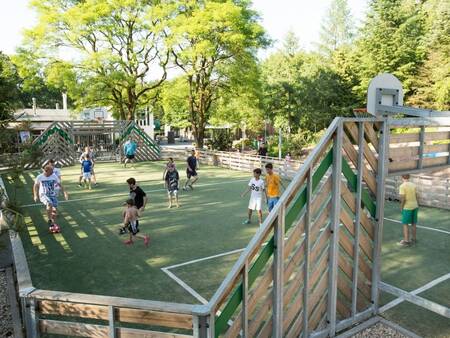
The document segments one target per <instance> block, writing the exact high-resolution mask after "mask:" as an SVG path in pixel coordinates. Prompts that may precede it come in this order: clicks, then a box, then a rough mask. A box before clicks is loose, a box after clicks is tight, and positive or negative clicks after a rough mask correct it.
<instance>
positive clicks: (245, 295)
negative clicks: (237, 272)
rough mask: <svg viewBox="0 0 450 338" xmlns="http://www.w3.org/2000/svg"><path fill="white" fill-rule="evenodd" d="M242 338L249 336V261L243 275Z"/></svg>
mask: <svg viewBox="0 0 450 338" xmlns="http://www.w3.org/2000/svg"><path fill="white" fill-rule="evenodd" d="M242 337H243V338H247V337H249V335H248V261H246V262H245V265H244V270H243V273H242Z"/></svg>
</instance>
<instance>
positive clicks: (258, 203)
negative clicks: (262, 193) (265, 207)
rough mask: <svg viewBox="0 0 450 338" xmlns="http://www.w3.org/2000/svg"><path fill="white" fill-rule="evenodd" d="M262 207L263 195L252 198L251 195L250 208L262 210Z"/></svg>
mask: <svg viewBox="0 0 450 338" xmlns="http://www.w3.org/2000/svg"><path fill="white" fill-rule="evenodd" d="M261 207H262V197H256V198H252V197H250V202H249V203H248V208H249V209H250V210H256V211H259V210H261Z"/></svg>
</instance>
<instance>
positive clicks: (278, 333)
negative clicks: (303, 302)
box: [272, 204, 286, 338]
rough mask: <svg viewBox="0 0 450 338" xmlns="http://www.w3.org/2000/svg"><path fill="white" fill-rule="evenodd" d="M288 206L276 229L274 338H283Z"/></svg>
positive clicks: (280, 211)
mask: <svg viewBox="0 0 450 338" xmlns="http://www.w3.org/2000/svg"><path fill="white" fill-rule="evenodd" d="M285 216H286V206H285V204H282V205H281V206H280V208H279V213H278V218H277V223H276V224H275V227H274V237H275V238H274V240H275V250H274V258H273V262H274V267H273V325H272V337H274V338H281V337H283V295H284V292H283V284H284V280H283V276H284V228H285Z"/></svg>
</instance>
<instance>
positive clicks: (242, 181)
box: [3, 162, 450, 337]
mask: <svg viewBox="0 0 450 338" xmlns="http://www.w3.org/2000/svg"><path fill="white" fill-rule="evenodd" d="M177 167H178V170H179V172H180V177H181V178H182V179H181V184H183V183H184V179H185V165H184V163H178V165H177ZM95 169H96V173H97V179H98V182H99V184H98V186H97V187H94V188H93V190H91V191H88V190H85V189H82V188H79V187H78V186H77V180H78V174H79V167H78V166H73V167H69V168H63V170H62V174H63V185H64V186H65V188H66V190H67V191H68V192H69V194H70V200H69V201H68V202H62V203H61V204H60V208H59V210H60V216H59V221H58V222H59V225H60V226H61V228H62V233H61V234H56V235H52V234H49V233H48V230H47V225H46V219H45V215H44V214H45V211H44V208H43V207H42V205H40V204H35V203H34V201H33V200H32V193H31V189H32V182H33V179H34V177H35V175H36V174H37V173H38V171H33V172H28V173H27V174H26V175H25V176H24V177H22V178H21V182H22V184H21V185H19V186H17V187H16V188H13V186H12V185H11V183H10V182H8V179H7V177H3V178H4V180H5V183H6V186H7V190H8V193H9V196H10V197H13V196H14V195H16V197H17V201H18V202H19V203H20V204H22V205H23V211H24V213H25V216H26V225H25V227H24V229H23V231H22V233H21V237H22V241H23V245H24V248H25V251H26V255H27V259H28V263H29V267H30V270H31V276H32V280H33V284H34V286H35V287H38V288H41V289H50V290H61V291H69V292H80V293H93V294H100V295H110V296H121V297H130V298H143V299H152V300H160V301H171V302H184V303H201V302H206V301H207V300H208V299H209V298H210V297H211V296H212V295H213V293H214V292H215V290H216V289H217V288H218V286H219V284H220V283H221V281H222V280H223V278H224V277H225V275H226V274H227V272H228V271H229V270H230V269H231V267H232V265H233V263H234V262H235V261H236V259H237V258H238V257H239V254H240V251H241V249H242V248H244V247H245V246H246V245H247V243H248V242H249V240H250V239H251V237H252V236H253V234H254V233H255V232H256V230H257V228H258V224H257V222H256V219H254V221H253V223H252V224H250V225H245V226H244V225H242V224H241V223H242V221H243V220H244V219H245V218H246V207H247V203H248V197H245V198H241V197H240V194H241V192H242V191H243V190H244V189H245V187H246V184H247V182H248V180H249V179H250V177H251V173H245V172H238V171H231V170H228V169H223V168H216V167H208V166H204V165H201V167H200V170H199V176H200V180H199V181H198V183H197V185H196V186H195V189H194V191H188V192H183V191H181V194H180V204H181V207H180V208H179V209H177V208H172V209H170V210H169V209H167V196H166V192H165V189H164V187H163V181H162V172H163V169H164V163H163V162H146V163H139V164H137V165H136V168H135V169H130V168H127V169H123V168H122V167H121V166H120V165H119V164H116V163H98V164H96V168H95ZM129 177H134V178H136V180H137V181H138V184H139V185H140V186H141V187H142V188H143V189H144V191H145V192H146V193H147V196H148V197H149V199H150V201H149V204H148V205H147V208H146V211H145V213H144V216H143V217H142V218H141V222H140V229H141V233H148V234H149V235H150V238H151V240H150V246H149V247H148V248H145V247H144V245H143V243H142V241H138V242H136V243H135V244H134V245H132V246H126V245H124V244H123V243H122V242H123V240H124V239H125V238H126V235H125V236H124V235H122V236H121V235H119V234H118V228H119V226H120V225H121V221H122V220H121V211H122V208H123V206H122V203H123V202H124V201H125V199H126V198H127V196H128V185H127V184H126V182H125V181H126V179H127V178H129ZM15 190H16V191H15ZM398 208H399V205H398V203H395V202H388V203H387V205H386V213H385V217H386V221H385V232H384V244H383V266H382V280H383V281H385V282H387V283H390V284H393V285H394V286H398V287H400V288H402V289H404V290H407V291H410V290H416V289H418V288H421V287H423V286H424V285H426V287H425V289H426V288H427V287H428V286H430V285H433V284H436V285H434V286H433V287H431V288H429V289H427V290H424V291H423V292H422V293H420V295H421V296H423V297H425V298H428V299H430V300H433V301H437V302H440V303H441V304H444V305H447V306H450V218H449V212H448V211H445V210H439V209H433V208H422V209H421V213H420V214H419V224H420V225H421V226H423V227H421V228H418V243H417V245H416V246H414V247H410V248H403V247H400V246H398V245H397V244H396V243H397V242H398V240H399V239H400V236H401V225H400V224H398V222H397V220H398V219H399V211H398ZM439 278H440V279H439ZM432 281H434V283H433V284H429V283H430V282H432ZM438 282H440V283H438ZM394 299H395V298H394V297H391V296H388V295H385V296H383V298H382V303H383V304H386V303H389V302H390V301H391V300H394ZM384 316H385V317H387V318H388V319H390V320H392V321H395V322H397V323H399V324H400V325H402V326H404V327H406V328H408V329H410V330H412V331H413V332H416V333H417V334H419V335H422V336H425V337H450V321H448V319H445V318H444V317H441V316H439V315H435V314H433V313H431V312H429V311H427V310H423V309H420V308H418V307H416V306H415V305H412V304H409V303H406V302H402V303H400V302H399V304H398V305H396V306H394V307H392V308H390V309H389V310H387V311H386V312H385V313H384Z"/></svg>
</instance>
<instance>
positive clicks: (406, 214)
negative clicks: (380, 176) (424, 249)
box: [398, 175, 419, 246]
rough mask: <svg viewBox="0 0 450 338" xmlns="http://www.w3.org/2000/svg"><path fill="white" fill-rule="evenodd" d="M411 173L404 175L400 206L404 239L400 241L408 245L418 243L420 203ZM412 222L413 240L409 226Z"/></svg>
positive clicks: (403, 244)
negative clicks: (411, 179)
mask: <svg viewBox="0 0 450 338" xmlns="http://www.w3.org/2000/svg"><path fill="white" fill-rule="evenodd" d="M409 178H410V176H409V175H402V181H403V183H402V184H401V185H400V191H399V193H400V204H401V206H400V208H401V210H402V223H403V239H402V240H401V241H400V242H399V243H398V244H399V245H402V246H408V245H410V244H415V243H416V224H417V214H418V213H419V204H418V203H417V191H416V185H415V184H414V183H412V182H410V181H409ZM409 224H411V240H410V237H409V227H408V225H409Z"/></svg>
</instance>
